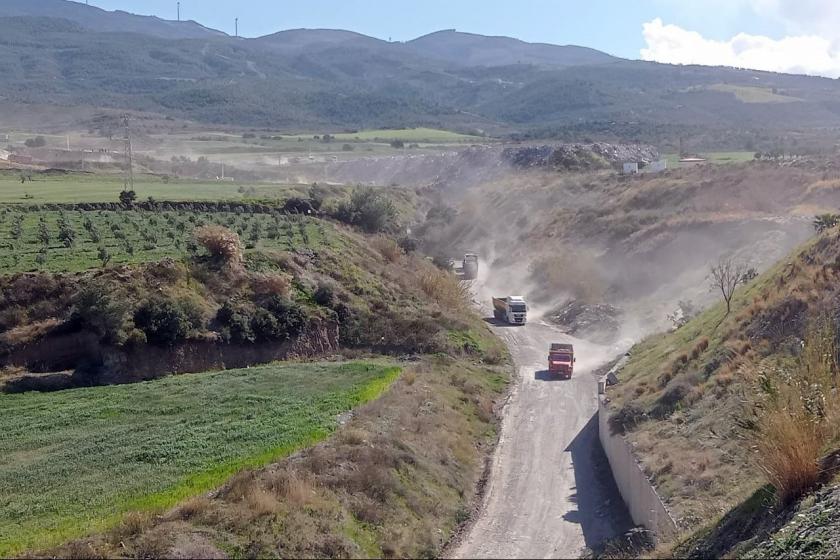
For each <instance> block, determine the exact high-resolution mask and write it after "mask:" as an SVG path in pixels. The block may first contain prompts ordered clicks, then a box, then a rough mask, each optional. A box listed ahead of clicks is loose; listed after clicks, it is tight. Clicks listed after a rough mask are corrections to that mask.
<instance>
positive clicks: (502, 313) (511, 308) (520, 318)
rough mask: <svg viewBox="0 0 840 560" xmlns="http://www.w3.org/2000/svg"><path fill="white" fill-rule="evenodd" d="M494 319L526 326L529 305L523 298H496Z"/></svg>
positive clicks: (494, 299) (494, 301) (494, 300)
mask: <svg viewBox="0 0 840 560" xmlns="http://www.w3.org/2000/svg"><path fill="white" fill-rule="evenodd" d="M493 317H494V318H495V319H496V320H497V321H505V322H506V323H509V324H511V325H524V324H525V322H526V321H527V319H528V304H527V303H525V298H523V297H522V296H508V297H502V298H495V297H494V298H493Z"/></svg>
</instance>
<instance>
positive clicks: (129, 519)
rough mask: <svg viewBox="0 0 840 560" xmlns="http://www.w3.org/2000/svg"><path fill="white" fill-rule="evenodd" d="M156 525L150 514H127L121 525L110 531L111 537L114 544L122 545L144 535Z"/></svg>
mask: <svg viewBox="0 0 840 560" xmlns="http://www.w3.org/2000/svg"><path fill="white" fill-rule="evenodd" d="M153 524H154V518H153V517H152V515H151V514H150V513H147V512H144V513H140V512H129V513H127V514H125V515H124V516H123V518H122V520H121V521H120V523H119V525H117V526H116V527H114V528H113V529H111V531H109V537H110V540H111V542H113V543H114V544H118V543H121V542H123V541H125V540H128V539H131V538H133V537H136V536H137V535H140V534H142V533H143V531H145V530H147V529H149V528H150V527H151V526H152V525H153Z"/></svg>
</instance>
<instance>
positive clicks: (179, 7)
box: [177, 2, 181, 21]
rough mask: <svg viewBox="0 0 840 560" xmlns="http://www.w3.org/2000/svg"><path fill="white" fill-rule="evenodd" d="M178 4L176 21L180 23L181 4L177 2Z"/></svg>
mask: <svg viewBox="0 0 840 560" xmlns="http://www.w3.org/2000/svg"><path fill="white" fill-rule="evenodd" d="M177 4H178V21H181V3H180V2H177Z"/></svg>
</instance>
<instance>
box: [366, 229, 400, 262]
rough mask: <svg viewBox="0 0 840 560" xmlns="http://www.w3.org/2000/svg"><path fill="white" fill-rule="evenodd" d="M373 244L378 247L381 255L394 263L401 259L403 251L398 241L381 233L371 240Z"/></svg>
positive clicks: (375, 247)
mask: <svg viewBox="0 0 840 560" xmlns="http://www.w3.org/2000/svg"><path fill="white" fill-rule="evenodd" d="M371 245H372V246H373V248H374V249H376V250H377V251H378V252H379V254H380V255H382V256H383V257H385V260H386V261H388V262H390V263H394V262H397V261H398V260H400V257H401V256H402V254H403V252H402V249H400V246H399V245H397V242H396V241H394V240H393V239H391V238H389V237H385V236H383V235H380V236H378V237H376V238H374V239H373V240H371Z"/></svg>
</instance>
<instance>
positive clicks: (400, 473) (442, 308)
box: [0, 174, 508, 557]
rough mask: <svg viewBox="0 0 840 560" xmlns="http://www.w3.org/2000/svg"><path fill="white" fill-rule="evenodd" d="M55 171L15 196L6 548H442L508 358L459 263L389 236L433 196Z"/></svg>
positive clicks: (492, 431)
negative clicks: (452, 265)
mask: <svg viewBox="0 0 840 560" xmlns="http://www.w3.org/2000/svg"><path fill="white" fill-rule="evenodd" d="M55 182H56V183H61V182H64V187H65V188H64V189H61V188H60V185H59V186H57V187H56V188H55V189H54V190H53V192H54V193H55V194H56V196H60V197H61V199H62V200H64V202H62V203H59V202H55V203H45V204H43V205H34V204H19V203H15V204H3V205H2V206H0V237H2V241H1V242H2V243H3V246H4V247H10V248H11V249H12V250H11V251H7V252H6V253H4V256H6V257H9V256H11V259H12V260H11V261H6V262H5V263H4V271H5V272H4V274H3V275H0V302H2V304H0V308H2V312H0V406H2V407H3V408H4V409H6V410H10V411H11V410H14V411H16V412H15V414H14V418H15V422H14V426H13V427H11V426H10V429H9V430H7V432H8V433H9V434H10V437H8V438H5V439H4V440H3V441H2V442H0V452H2V454H3V455H4V456H5V457H12V458H13V459H12V460H10V461H8V462H6V463H5V464H4V465H2V466H0V471H3V473H4V474H3V476H0V479H2V480H3V482H2V483H0V502H2V503H3V506H2V507H4V508H6V509H5V511H6V514H5V515H1V516H0V517H2V518H3V519H6V520H11V521H10V522H9V523H7V524H6V525H5V526H4V527H3V529H2V530H0V533H2V536H0V555H3V556H11V555H24V554H25V555H27V556H45V557H56V556H59V557H68V556H91V555H93V556H106V557H115V556H121V557H147V556H153V557H159V556H165V555H183V556H185V557H207V556H208V555H209V556H211V557H214V556H218V555H219V554H222V552H221V551H224V554H229V555H231V556H243V555H247V554H253V555H257V556H266V555H279V556H294V557H298V556H342V557H364V556H370V557H379V556H382V555H383V554H384V551H391V552H389V553H388V554H391V555H397V556H407V557H409V556H410V557H417V556H433V555H436V554H438V552H439V550H440V549H441V547H442V546H443V545H444V544H445V543H446V541H447V540H448V539H449V537H450V536H451V535H452V534H453V532H454V531H456V530H457V528H458V527H459V526H460V525H461V524H462V523H464V521H465V520H466V519H467V517H468V513H467V512H468V511H469V510H470V508H471V507H472V505H473V500H474V499H475V496H476V492H477V491H478V481H479V480H480V478H481V476H482V473H483V468H484V467H483V465H484V461H485V460H486V457H487V456H488V453H489V452H490V450H491V449H492V447H493V444H494V441H495V437H496V429H497V417H496V413H495V410H496V405H495V401H497V400H501V398H502V396H503V393H504V390H505V386H506V383H507V378H508V368H507V366H506V365H505V362H506V361H507V356H506V352H505V350H504V349H503V347H502V345H501V343H500V341H498V340H497V339H495V338H494V337H493V336H492V335H491V334H490V332H489V329H488V328H487V326H486V325H485V324H484V323H483V322H482V321H481V320H480V318H479V317H478V316H477V315H476V314H475V313H474V312H473V311H472V309H471V307H470V306H469V303H468V301H467V298H466V293H465V291H464V289H463V287H461V286H460V285H459V283H458V282H457V280H456V279H455V278H454V277H453V276H451V275H449V274H447V273H445V272H443V271H441V270H439V269H438V268H436V267H435V266H434V265H433V264H431V263H429V262H428V261H427V260H426V259H424V258H423V257H422V256H419V255H416V254H414V253H413V251H412V250H411V249H412V247H411V244H404V245H405V247H406V248H407V249H408V251H406V250H405V249H403V248H402V246H401V245H400V244H398V243H397V240H396V239H394V238H392V237H390V234H392V233H395V232H398V231H400V230H401V229H402V227H401V226H400V225H399V224H400V223H401V222H400V220H402V219H405V217H406V216H411V215H413V211H416V210H418V209H420V208H422V204H423V203H422V201H419V200H417V199H416V198H414V197H413V196H412V195H406V193H405V192H400V193H391V194H392V195H394V196H393V197H392V196H391V195H389V194H388V191H373V190H350V189H345V188H341V187H330V188H320V187H313V188H307V189H305V190H304V191H301V190H299V189H297V188H289V187H286V188H283V187H278V186H276V185H264V188H266V189H271V190H273V191H274V192H275V193H276V194H279V195H280V196H281V198H279V199H276V198H275V199H273V200H272V199H267V200H264V201H263V202H257V201H254V200H253V199H250V200H249V199H244V200H243V198H244V197H243V196H242V193H238V192H237V191H236V189H235V187H234V186H231V185H228V186H227V189H228V190H230V191H232V193H231V194H232V195H233V196H234V197H235V198H234V199H231V198H227V199H223V200H212V199H211V200H208V199H206V198H205V199H204V200H190V197H191V195H193V194H195V195H196V198H201V197H202V192H203V191H202V188H201V186H200V185H197V184H195V183H192V182H180V181H177V180H175V181H173V182H172V183H171V184H169V183H167V185H169V188H171V189H173V190H178V192H179V198H181V200H179V201H160V202H158V201H155V200H151V201H149V200H144V201H142V202H135V203H133V204H129V203H122V204H120V203H117V202H112V201H108V202H73V201H72V197H73V196H75V197H76V198H77V199H78V200H83V199H87V200H102V199H101V198H98V196H100V195H98V194H97V193H98V192H102V191H100V190H99V189H100V188H101V187H102V186H103V184H104V185H105V186H106V187H107V186H108V184H110V183H109V179H108V178H107V177H106V178H104V179H100V180H96V178H94V179H93V180H91V179H90V178H89V177H83V178H82V180H81V181H79V178H77V177H73V176H67V175H64V174H61V175H59V176H58V177H56V178H55ZM54 186H55V185H54ZM216 186H217V187H218V185H216ZM85 190H89V191H90V192H89V193H88V194H87V196H85V194H84V191H85ZM68 191H69V192H68ZM204 194H205V196H207V195H208V194H209V193H207V192H206V191H204ZM105 196H109V197H112V196H113V193H111V194H110V195H105ZM209 196H214V195H213V194H209ZM215 196H220V194H219V192H218V191H216V194H215ZM236 198H238V200H237V199H236ZM36 244H37V245H38V248H37V254H35V253H32V252H31V251H30V249H33V248H34V247H35V245H36ZM15 271H17V272H15ZM24 271H25V272H24ZM277 361H285V362H286V363H284V364H279V363H276V362H277ZM71 418H72V420H70V422H71V423H70V424H68V423H67V421H68V419H71ZM139 426H142V429H138V427H139ZM224 442H227V443H224ZM234 442H235V443H234ZM223 443H224V444H223ZM33 469H34V472H37V473H38V476H37V477H33V476H31V475H32V473H33ZM68 469H69V470H71V471H72V473H73V475H72V476H73V482H74V484H68V483H67V477H66V476H64V475H63V474H61V473H64V472H65V471H67V470H68ZM34 487H38V488H39V491H38V492H34V491H31V489H32V488H34ZM27 489H28V490H27ZM0 524H2V523H1V522H0Z"/></svg>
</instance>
